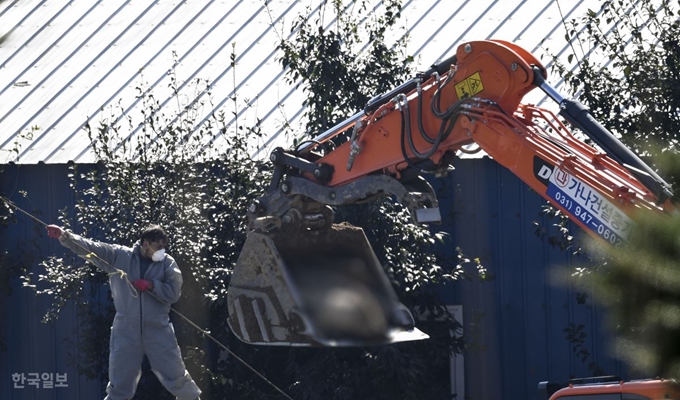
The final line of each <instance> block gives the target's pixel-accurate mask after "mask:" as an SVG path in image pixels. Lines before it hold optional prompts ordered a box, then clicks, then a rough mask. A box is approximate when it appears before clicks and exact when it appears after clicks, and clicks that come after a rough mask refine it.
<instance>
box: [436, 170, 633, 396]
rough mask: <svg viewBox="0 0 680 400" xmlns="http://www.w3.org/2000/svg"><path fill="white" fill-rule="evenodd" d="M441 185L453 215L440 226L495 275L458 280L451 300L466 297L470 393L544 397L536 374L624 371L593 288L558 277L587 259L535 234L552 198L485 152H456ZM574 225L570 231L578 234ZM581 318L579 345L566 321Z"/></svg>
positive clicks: (446, 210)
mask: <svg viewBox="0 0 680 400" xmlns="http://www.w3.org/2000/svg"><path fill="white" fill-rule="evenodd" d="M443 185H444V187H443V189H444V193H443V195H442V196H441V197H440V199H441V200H442V201H441V203H440V206H441V207H442V208H443V209H442V213H443V216H449V217H448V218H447V219H446V221H445V223H444V225H443V226H441V227H440V228H441V229H443V230H445V231H447V232H450V234H451V236H452V240H451V242H452V243H454V244H455V245H456V246H460V248H461V249H462V251H463V252H464V253H465V254H466V255H467V256H469V257H479V258H480V259H481V262H482V264H483V265H484V267H486V268H487V270H488V273H489V275H490V276H491V278H490V279H489V280H487V281H483V282H482V281H479V280H477V281H464V282H460V283H456V284H455V285H453V289H451V290H450V291H449V293H448V294H449V295H450V302H451V303H456V304H462V305H463V313H464V320H465V323H464V329H465V334H466V336H467V342H468V351H467V352H466V354H465V378H466V379H465V381H466V386H465V395H466V397H469V398H471V399H538V391H537V386H538V383H539V382H540V381H545V380H551V381H558V382H565V381H566V380H567V379H569V378H573V377H588V376H594V375H595V374H598V373H604V374H613V375H619V376H625V375H626V372H625V368H624V367H623V366H622V365H621V364H620V363H619V362H617V361H615V360H614V359H613V358H612V357H610V350H611V348H610V347H609V345H610V341H609V337H610V336H609V334H608V332H607V330H606V329H605V328H604V325H605V324H604V322H603V320H604V312H603V310H601V309H599V308H598V306H596V305H595V304H594V303H593V301H594V300H593V294H592V293H587V294H588V296H587V297H585V298H583V297H578V296H577V295H578V294H580V291H579V289H577V288H573V287H570V286H568V285H566V284H563V283H559V282H558V280H557V279H556V278H555V277H554V274H553V273H554V272H555V271H557V270H562V271H564V270H567V271H569V270H570V269H571V268H573V266H574V265H577V264H580V263H583V262H585V260H582V259H581V258H580V257H576V256H572V254H571V252H570V251H561V250H559V249H555V248H553V247H552V246H551V245H549V244H548V243H547V240H544V239H541V238H540V237H539V236H538V235H537V234H536V227H535V226H534V224H533V222H534V221H536V222H538V223H539V224H540V226H542V227H543V228H545V229H549V227H550V225H551V224H552V223H554V222H555V221H550V220H549V219H548V218H546V217H544V216H542V215H541V214H540V211H541V207H542V206H543V205H545V204H546V201H545V200H544V199H543V198H542V197H541V196H539V195H538V194H537V193H536V192H534V191H533V190H531V189H530V188H529V187H528V186H526V185H525V184H524V183H523V182H522V181H520V180H519V179H518V178H517V177H516V176H514V175H513V174H512V173H511V172H509V171H508V170H506V169H505V168H503V167H501V166H499V165H498V164H497V163H496V162H494V161H493V160H491V159H489V158H483V159H476V160H460V161H458V163H457V164H456V170H455V171H454V172H453V173H452V174H451V176H450V177H449V178H447V179H446V180H445V181H444V183H443ZM577 229H578V228H575V227H574V228H573V231H572V232H573V233H574V234H580V232H579V231H578V230H577ZM449 250H451V251H452V252H453V249H449ZM579 298H580V299H585V302H583V303H580V302H579ZM572 324H573V325H572ZM581 324H582V325H583V327H582V329H580V330H579V332H578V333H579V334H580V333H582V334H584V335H585V336H583V337H582V340H583V342H582V343H581V344H580V346H575V344H574V343H570V342H569V341H567V340H566V335H567V333H566V332H565V329H567V328H569V327H570V326H573V327H579V326H580V325H581ZM586 355H587V356H586ZM591 363H594V364H592V365H591ZM596 366H597V367H599V370H598V369H597V368H595V367H596Z"/></svg>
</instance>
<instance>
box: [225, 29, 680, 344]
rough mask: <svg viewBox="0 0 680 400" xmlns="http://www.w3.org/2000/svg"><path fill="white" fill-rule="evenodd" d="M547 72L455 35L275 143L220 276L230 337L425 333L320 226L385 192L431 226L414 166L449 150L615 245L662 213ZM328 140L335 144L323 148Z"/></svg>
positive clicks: (627, 158)
mask: <svg viewBox="0 0 680 400" xmlns="http://www.w3.org/2000/svg"><path fill="white" fill-rule="evenodd" d="M546 78H547V73H546V71H545V68H544V67H543V66H542V65H541V63H540V62H539V61H538V60H537V59H536V58H535V57H534V56H533V55H532V54H530V53H529V52H527V51H526V50H524V49H522V48H520V47H518V46H517V45H515V44H512V43H509V42H505V41H499V40H484V41H474V42H468V43H464V44H462V45H460V46H458V48H457V51H456V54H455V55H454V56H453V57H451V58H450V59H448V60H446V61H444V62H442V63H440V64H438V65H435V66H433V67H432V68H431V69H430V70H428V71H426V72H424V73H421V74H418V75H417V76H416V77H414V78H413V79H412V80H410V81H408V82H406V83H404V84H402V85H401V86H399V87H398V88H395V89H394V90H392V91H390V92H389V93H386V94H384V95H381V96H378V97H376V98H374V99H373V100H371V101H370V102H369V103H368V104H367V105H366V107H365V108H364V110H362V111H360V112H358V113H356V114H355V115H354V116H352V117H350V118H349V119H347V120H346V121H343V122H342V123H340V124H338V125H337V126H335V127H333V128H331V129H329V130H328V131H326V132H324V133H322V134H321V135H319V136H317V137H316V138H314V139H313V140H311V141H309V142H305V143H304V144H303V145H301V146H299V147H298V148H296V149H292V150H284V149H281V148H278V149H276V150H274V152H272V154H271V157H270V159H271V161H272V163H273V164H274V166H275V172H274V174H273V177H272V181H271V183H270V185H269V188H268V192H267V193H266V194H265V195H264V196H262V197H260V198H259V199H257V200H256V201H255V202H254V203H253V204H252V205H251V206H250V208H249V210H248V217H249V223H250V226H249V228H250V233H249V235H248V238H247V241H246V245H245V247H244V249H243V251H242V253H241V256H240V258H239V260H238V262H237V266H236V269H235V271H234V275H233V277H232V280H231V283H230V290H229V295H228V304H229V312H230V317H229V324H230V326H231V327H232V330H233V331H234V333H235V334H236V335H237V336H238V337H239V338H240V339H241V340H244V341H246V342H248V343H257V344H279V345H330V346H333V345H366V344H377V343H391V342H395V341H401V340H417V339H423V338H426V337H427V335H425V334H423V333H422V332H420V331H418V330H417V328H415V323H414V319H413V316H412V315H411V313H410V312H409V310H408V309H407V308H406V307H405V306H403V305H402V304H401V303H400V302H399V300H398V299H397V296H396V295H395V292H394V290H393V289H392V287H391V285H390V283H389V281H388V279H387V278H386V276H385V274H384V272H383V269H382V266H380V265H379V263H378V261H377V258H376V257H375V254H374V253H373V251H372V250H371V248H370V245H368V243H367V241H366V238H365V235H364V234H363V231H361V229H359V228H356V227H352V226H348V225H346V224H340V225H337V224H333V211H332V208H331V206H342V205H347V204H353V203H359V202H365V201H370V200H372V199H375V198H377V197H380V196H393V197H394V198H396V199H397V200H398V201H400V202H402V203H403V204H404V205H406V206H407V208H408V209H409V211H410V212H411V215H412V217H413V219H414V221H415V222H417V223H429V222H438V221H439V220H440V215H439V207H438V202H437V198H436V195H435V193H434V191H433V190H432V187H431V186H430V185H429V183H428V182H427V181H426V180H425V179H423V177H422V173H423V172H425V171H427V172H434V173H436V174H442V173H445V171H446V170H447V168H449V167H450V165H452V164H453V163H454V162H455V160H456V154H457V153H458V152H474V151H484V152H485V153H486V154H488V155H489V156H490V157H492V158H493V159H494V160H495V161H496V162H498V163H499V164H501V165H503V166H504V167H506V168H507V169H509V170H510V171H512V172H513V173H514V174H515V175H517V176H518V177H519V178H520V179H521V180H522V181H524V182H525V183H526V184H527V185H529V186H530V187H531V188H532V189H533V190H535V191H536V192H537V193H539V194H540V195H541V196H543V197H544V198H545V199H546V200H548V201H549V202H550V203H551V204H552V205H554V206H555V207H556V208H558V209H559V210H561V211H562V212H564V213H565V215H567V216H569V217H570V218H571V219H572V220H573V221H574V222H575V223H576V224H577V225H578V226H580V227H581V228H583V229H584V230H585V231H586V232H588V233H590V234H591V235H593V236H595V237H599V238H601V239H602V240H605V241H607V242H609V243H612V244H613V245H618V244H621V243H624V242H625V241H626V240H627V238H628V236H629V235H630V232H631V229H632V227H633V222H632V218H631V215H632V213H633V212H635V210H637V209H650V210H656V211H658V212H669V211H671V210H674V209H675V207H674V205H673V204H672V203H671V202H670V197H671V195H672V193H671V192H670V189H669V185H668V184H667V183H665V182H664V181H663V179H661V178H660V177H659V176H658V175H657V174H656V173H655V172H654V171H653V170H652V169H651V168H650V167H649V166H647V165H646V164H645V163H644V162H643V161H642V160H640V158H638V157H637V156H636V155H635V154H634V153H633V152H632V151H630V150H629V149H628V148H627V147H625V146H624V145H623V144H622V143H621V142H620V141H619V140H618V139H617V138H616V137H615V136H614V135H613V134H611V133H610V132H609V131H607V129H605V128H604V127H603V126H602V125H601V124H599V123H598V122H597V121H596V120H595V119H594V118H593V117H592V115H590V113H589V112H588V110H587V109H586V108H585V107H583V106H582V105H581V104H579V103H578V102H576V101H573V100H569V99H565V98H563V97H562V96H561V95H559V93H557V91H556V90H555V89H554V88H552V87H551V86H550V85H549V84H548V83H547V82H546V81H545V79H546ZM536 89H540V90H542V91H544V92H545V93H546V94H547V95H548V96H549V97H550V98H552V99H553V100H554V101H556V102H557V103H558V104H559V106H560V107H559V108H560V112H559V115H555V114H554V113H552V112H551V111H549V110H547V109H544V108H541V107H537V106H535V105H531V104H524V103H523V102H522V100H523V98H524V97H525V96H526V94H527V93H529V92H530V91H532V90H536ZM560 117H561V118H562V119H564V120H567V121H568V122H569V123H571V124H572V125H574V126H575V127H577V128H579V129H580V131H581V133H580V134H581V135H585V136H587V137H588V138H589V139H590V140H592V141H593V142H594V143H596V144H597V146H598V147H597V148H596V147H593V146H591V145H589V144H586V142H585V137H583V136H576V135H575V134H574V133H572V132H571V131H570V130H569V128H568V127H567V126H566V125H565V124H564V123H563V122H561V119H560ZM343 139H344V142H342V143H340V142H341V140H343ZM329 141H333V142H334V144H335V145H337V147H335V148H334V149H333V150H324V149H326V148H327V147H326V146H325V144H326V143H327V142H329Z"/></svg>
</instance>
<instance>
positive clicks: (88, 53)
mask: <svg viewBox="0 0 680 400" xmlns="http://www.w3.org/2000/svg"><path fill="white" fill-rule="evenodd" d="M319 3H320V0H308V1H299V0H297V1H296V0H270V1H268V2H266V5H265V2H264V1H250V0H236V1H234V0H231V1H228V0H222V1H220V0H205V1H203V0H187V1H176V0H175V1H170V0H155V1H144V2H143V1H133V0H127V1H110V0H96V1H92V0H90V1H85V0H74V1H70V2H50V1H44V0H43V1H39V0H23V1H5V2H2V3H0V37H1V36H2V35H3V34H6V33H8V34H7V36H6V40H5V41H4V42H2V43H0V150H5V152H3V153H4V154H3V157H4V158H0V162H7V161H16V162H20V163H28V164H32V163H37V162H41V161H42V162H47V163H65V162H68V161H76V162H92V161H94V157H93V154H92V153H91V151H90V149H89V139H88V138H87V135H86V133H85V132H84V130H83V129H82V126H83V124H84V123H85V122H86V121H88V120H89V121H91V123H94V124H95V125H96V124H97V122H98V121H100V120H102V119H105V120H111V118H112V112H113V111H112V110H111V107H114V106H116V107H117V106H119V107H120V108H121V109H122V110H124V111H125V112H127V113H128V114H129V115H130V116H132V117H133V120H134V121H135V123H134V124H137V123H139V121H141V117H140V115H141V114H140V110H141V107H142V102H141V101H140V100H139V99H138V98H137V97H136V96H137V95H138V94H139V93H138V90H137V88H138V87H144V88H148V89H149V90H152V91H153V94H154V96H155V97H156V99H157V100H158V101H159V102H160V105H161V110H162V111H163V112H165V113H166V115H172V114H174V113H175V112H176V110H177V107H178V105H177V104H176V102H175V101H173V100H172V99H171V96H172V91H171V89H170V88H169V85H170V83H171V77H170V76H169V75H168V71H169V70H170V69H171V67H172V66H173V63H174V62H176V63H177V64H176V73H177V79H178V84H179V92H180V94H181V98H183V99H186V102H188V101H190V100H191V99H194V98H197V97H198V100H199V101H200V100H203V101H207V96H206V95H205V89H206V88H205V84H204V86H203V87H201V86H198V85H197V84H196V82H195V80H196V79H203V80H208V81H209V82H210V88H209V89H210V92H211V101H212V104H213V105H214V108H215V109H223V110H225V112H226V114H227V115H228V116H229V118H230V119H231V120H230V121H228V122H229V124H230V128H231V129H235V127H234V126H233V123H234V122H235V120H236V118H238V122H239V125H245V126H252V125H254V124H255V122H256V121H258V120H260V121H261V123H262V131H263V132H264V133H265V134H266V135H267V137H266V138H264V139H262V140H261V143H259V144H260V145H266V148H265V149H264V150H269V149H271V148H273V147H275V146H287V145H288V144H290V140H291V138H289V137H286V132H289V131H290V130H291V129H293V130H295V129H296V128H297V129H299V130H301V129H302V125H303V121H301V118H302V114H303V113H304V109H303V107H302V102H303V100H304V96H303V94H302V92H301V90H300V89H299V88H297V87H296V85H290V84H288V83H287V82H285V80H284V71H283V70H282V68H281V65H280V64H279V63H278V62H277V57H278V56H279V54H278V53H277V50H276V46H277V45H278V44H279V43H280V41H281V39H282V38H289V37H290V35H291V26H292V23H293V22H294V20H295V19H296V18H297V16H298V15H299V14H300V13H308V12H309V13H316V12H317V10H318V5H319ZM346 4H348V5H350V4H349V3H346ZM560 5H561V7H562V8H561V10H560V8H559V6H560ZM373 6H374V7H377V8H380V7H382V6H383V5H382V3H381V2H380V1H379V0H375V1H373ZM588 8H592V9H593V10H597V9H599V0H581V1H562V2H556V1H553V0H523V1H520V0H515V1H507V0H503V1H501V0H474V1H472V0H466V1H455V2H453V1H444V0H418V1H416V0H404V2H403V10H402V13H401V14H402V18H401V21H400V22H401V28H400V29H397V30H395V31H394V32H393V35H394V36H395V37H394V38H392V39H393V40H396V39H397V38H398V37H400V36H401V35H403V34H404V33H405V32H408V34H409V36H410V42H409V44H408V46H407V51H408V52H409V54H412V55H414V56H415V57H416V60H417V62H418V63H419V65H418V69H420V70H424V69H427V68H428V67H429V66H430V65H432V64H433V63H436V62H438V61H440V60H442V59H445V58H447V57H448V56H450V55H452V54H453V53H454V52H455V48H456V46H457V44H459V43H460V42H462V41H467V40H480V39H487V38H496V39H504V40H508V41H513V42H516V43H518V44H519V45H520V46H522V47H524V48H526V49H527V50H529V51H532V52H534V53H535V54H537V55H539V56H540V55H541V54H542V52H543V50H542V49H543V48H545V47H548V48H550V50H551V52H556V51H561V50H562V49H565V48H566V44H565V43H564V39H563V37H564V26H563V22H562V19H563V18H565V19H567V20H568V19H571V18H576V17H579V16H581V15H583V14H584V13H585V12H586V11H587V9H588ZM354 11H355V10H354ZM354 11H353V10H352V9H350V10H349V11H348V12H354ZM364 16H365V17H367V18H370V16H371V15H370V13H368V14H366V15H364ZM362 17H363V16H362ZM328 22H329V23H330V22H331V21H328ZM544 39H545V42H543V41H544ZM542 43H543V44H542ZM542 46H543V47H542ZM565 54H566V53H565ZM232 57H233V58H234V59H235V61H236V66H235V67H231V60H232ZM234 98H235V99H236V100H235V101H234ZM539 100H540V99H539ZM537 101H538V100H537ZM183 105H186V103H185V104H183ZM180 106H182V105H180ZM213 111H214V109H213V107H212V106H209V104H207V103H206V105H205V106H204V107H203V109H202V110H201V113H202V115H197V118H198V120H199V121H200V120H202V119H204V118H205V117H206V116H208V115H210V113H211V112H213ZM351 112H352V110H348V114H351ZM232 113H236V114H237V117H234V116H232ZM122 122H123V121H121V123H122ZM134 124H133V125H134ZM34 126H37V127H40V130H39V131H36V132H35V134H34V136H33V139H32V140H23V141H22V140H19V138H20V133H21V132H26V131H27V130H28V129H30V128H31V127H34ZM284 127H288V128H287V130H286V129H284ZM290 127H292V128H290ZM139 132H140V129H138V128H137V129H133V130H132V133H131V134H132V135H133V136H134V135H137V134H139ZM217 140H219V138H218V139H217ZM17 141H18V142H19V143H20V154H19V157H18V159H16V158H14V157H13V156H10V153H9V152H8V150H11V149H12V148H14V147H15V146H16V144H15V143H16V142H17ZM5 154H7V156H6V157H5ZM256 154H259V155H264V154H267V152H262V153H261V154H260V153H259V152H256Z"/></svg>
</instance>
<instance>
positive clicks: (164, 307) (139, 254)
mask: <svg viewBox="0 0 680 400" xmlns="http://www.w3.org/2000/svg"><path fill="white" fill-rule="evenodd" d="M47 234H48V236H50V237H52V238H57V239H59V241H60V242H61V244H62V245H63V246H65V247H67V248H69V249H71V250H72V251H73V252H74V253H76V254H77V255H78V256H80V257H82V258H85V259H87V260H88V261H90V262H92V263H93V264H94V265H96V266H97V267H99V268H101V269H102V270H104V271H105V272H107V273H113V274H112V275H110V277H109V283H110V285H111V294H112V296H113V303H114V306H115V308H116V316H115V318H114V320H113V326H112V327H111V342H110V353H109V384H108V385H107V387H106V393H107V394H108V395H107V396H106V397H105V400H123V399H132V397H134V395H135V391H136V390H137V383H138V382H139V378H140V377H141V374H142V359H143V357H144V355H145V354H146V356H147V357H148V358H149V363H150V364H151V369H152V370H153V371H154V373H155V374H156V376H157V377H158V380H159V381H160V382H161V383H162V384H163V386H164V387H165V388H166V389H167V390H168V391H169V392H170V393H172V394H173V395H175V396H177V398H178V399H179V400H194V399H197V398H198V396H199V395H200V394H201V390H200V389H199V388H198V386H197V385H196V383H195V382H194V380H193V379H191V376H190V375H189V372H188V371H187V370H186V368H185V366H184V361H183V360H182V355H181V353H180V349H179V346H178V345H177V339H176V337H175V331H174V328H173V326H172V323H170V320H169V313H170V304H172V303H175V302H176V301H177V300H179V297H180V291H181V288H182V273H181V271H180V270H179V268H178V267H177V263H176V262H175V260H174V259H173V258H172V257H170V256H169V255H167V254H165V246H166V245H167V241H168V236H167V234H166V233H165V231H164V230H163V229H162V228H161V227H159V226H150V227H149V228H147V229H145V230H144V231H143V232H142V234H141V237H140V239H139V242H137V243H135V245H134V246H133V247H132V248H130V247H125V246H119V245H112V244H107V243H100V242H96V241H93V240H89V239H86V238H84V237H81V236H79V235H76V234H74V233H71V232H68V231H65V230H64V229H62V228H61V227H59V226H56V225H48V226H47ZM120 271H122V272H124V273H125V274H126V275H127V278H125V276H124V275H123V274H121V273H117V274H116V272H120ZM128 282H131V283H132V285H133V286H134V287H135V288H136V290H135V289H133V288H132V287H131V286H130V284H129V283H128ZM147 292H151V293H153V294H154V295H155V296H156V297H158V298H159V299H161V300H162V302H161V301H159V300H157V299H155V298H154V297H153V296H150V295H148V294H146V293H147Z"/></svg>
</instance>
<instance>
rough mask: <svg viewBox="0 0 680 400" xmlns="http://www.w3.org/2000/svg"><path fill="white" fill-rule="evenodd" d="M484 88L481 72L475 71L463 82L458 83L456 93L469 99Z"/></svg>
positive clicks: (461, 97)
mask: <svg viewBox="0 0 680 400" xmlns="http://www.w3.org/2000/svg"><path fill="white" fill-rule="evenodd" d="M482 90H484V84H483V83H482V78H481V77H480V76H479V72H475V73H474V74H472V75H470V76H468V77H467V78H465V79H463V80H462V81H461V82H458V83H456V93H457V94H458V98H459V99H467V98H468V97H471V96H474V95H476V94H477V93H479V92H481V91H482Z"/></svg>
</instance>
